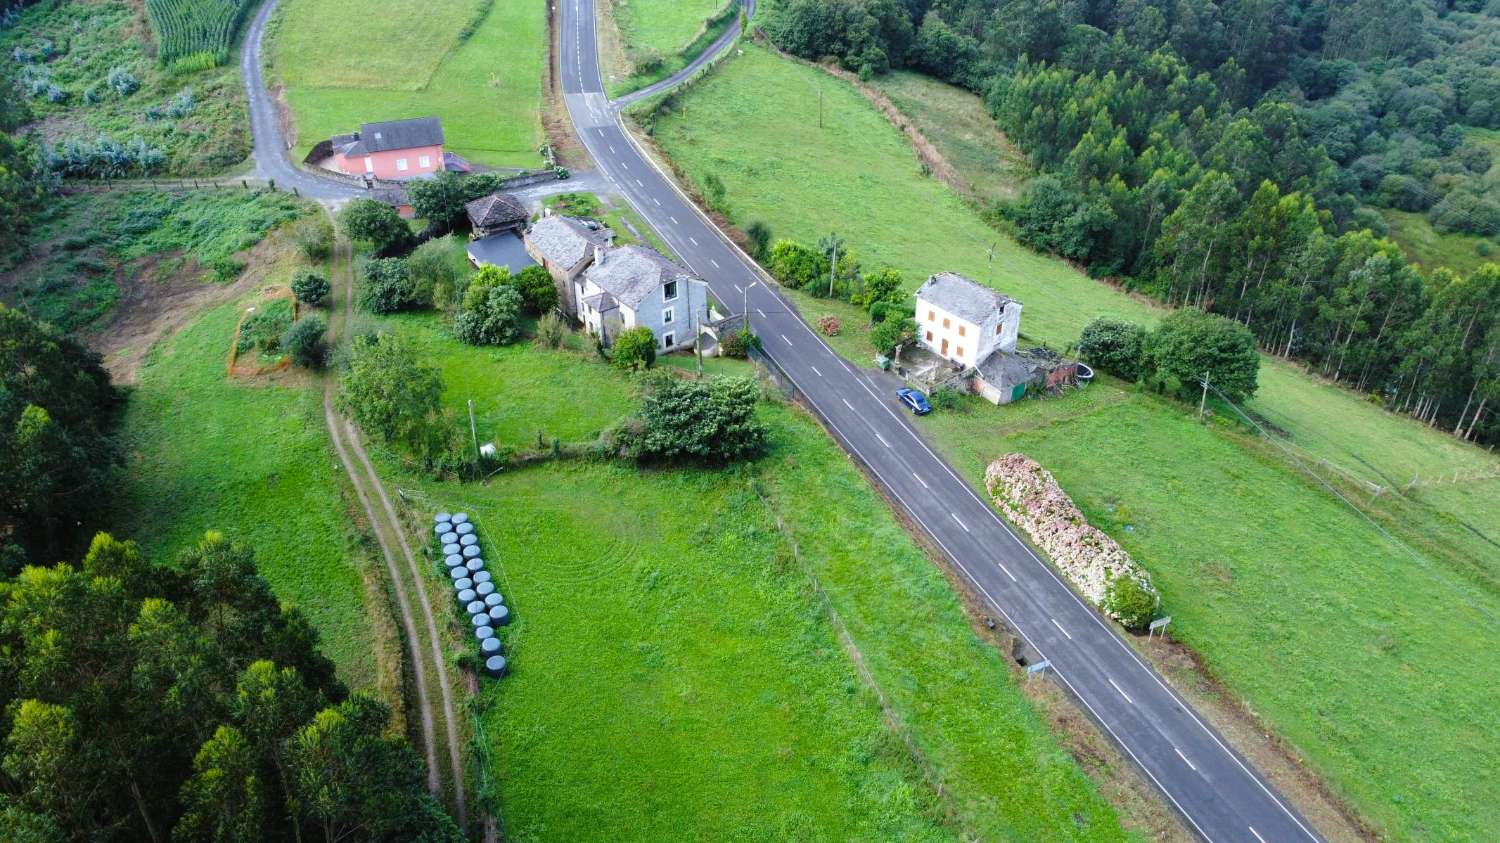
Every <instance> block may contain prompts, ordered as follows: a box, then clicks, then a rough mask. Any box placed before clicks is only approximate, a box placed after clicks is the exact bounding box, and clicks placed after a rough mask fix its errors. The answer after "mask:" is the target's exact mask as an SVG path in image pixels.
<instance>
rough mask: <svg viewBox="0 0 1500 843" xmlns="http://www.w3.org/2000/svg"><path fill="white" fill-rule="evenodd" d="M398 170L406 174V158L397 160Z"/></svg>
mask: <svg viewBox="0 0 1500 843" xmlns="http://www.w3.org/2000/svg"><path fill="white" fill-rule="evenodd" d="M396 169H398V170H400V171H401V172H403V173H404V172H406V159H405V158H397V159H396Z"/></svg>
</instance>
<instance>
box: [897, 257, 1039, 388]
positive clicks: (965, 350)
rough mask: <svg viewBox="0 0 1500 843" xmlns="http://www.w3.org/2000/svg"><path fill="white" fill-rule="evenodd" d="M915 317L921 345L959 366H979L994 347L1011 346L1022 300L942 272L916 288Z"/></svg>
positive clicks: (1008, 348)
mask: <svg viewBox="0 0 1500 843" xmlns="http://www.w3.org/2000/svg"><path fill="white" fill-rule="evenodd" d="M915 318H916V321H917V342H918V343H920V344H921V345H922V347H924V348H926V349H928V350H930V351H932V352H933V353H934V354H937V355H938V356H940V357H943V358H945V359H948V360H952V361H954V362H955V363H958V364H960V365H963V366H978V365H979V364H980V363H982V362H984V360H985V359H986V358H988V357H989V356H990V355H991V354H992V353H994V352H996V351H1005V352H1012V351H1015V348H1016V339H1017V338H1018V337H1019V335H1020V332H1021V303H1020V302H1018V301H1013V300H1012V299H1009V298H1007V297H1006V296H1003V295H1001V294H1000V293H997V292H995V291H994V290H991V289H990V288H988V287H985V286H984V285H982V284H979V283H978V282H976V281H973V280H972V279H969V278H966V277H964V276H962V275H959V274H957V273H953V272H943V273H939V274H937V275H934V276H932V277H931V278H928V279H927V281H926V282H925V283H923V284H922V286H921V287H919V288H917V292H916V308H915Z"/></svg>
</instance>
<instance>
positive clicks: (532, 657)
mask: <svg viewBox="0 0 1500 843" xmlns="http://www.w3.org/2000/svg"><path fill="white" fill-rule="evenodd" d="M381 324H383V325H384V326H385V327H386V328H387V329H390V330H394V331H397V332H400V333H402V334H405V335H406V336H408V337H410V338H411V340H412V341H413V342H414V343H416V344H417V347H418V348H419V349H420V350H421V352H422V354H423V356H424V357H426V358H427V359H428V360H430V361H431V362H433V363H434V364H435V365H437V366H438V367H439V369H440V370H441V372H442V374H443V378H444V380H445V382H446V385H447V389H446V399H445V401H446V403H447V404H448V405H449V406H450V407H451V408H452V409H453V410H454V411H455V412H459V413H464V412H466V411H467V402H468V401H469V400H471V399H472V400H473V401H474V410H475V418H476V424H477V428H478V436H479V440H480V441H481V442H483V441H493V442H495V443H496V444H497V445H498V446H500V447H501V448H507V447H509V448H518V449H523V448H527V447H534V446H535V442H536V440H537V437H538V434H540V435H541V436H542V437H543V438H544V440H546V441H550V439H551V437H553V436H556V437H558V438H559V439H561V440H562V441H564V442H578V441H586V440H590V439H592V438H593V437H594V436H595V435H597V433H598V432H599V431H601V430H603V429H604V428H606V427H607V426H609V425H611V424H613V423H614V422H616V421H617V420H619V419H620V418H621V417H622V416H623V415H625V414H627V413H629V412H631V411H632V410H633V409H634V407H635V406H636V404H637V401H638V398H637V384H636V383H635V382H634V380H633V379H632V378H631V376H629V375H626V374H623V373H621V372H619V371H617V370H615V369H613V368H611V367H610V366H609V365H608V364H606V363H604V362H603V361H600V360H599V359H597V357H596V356H594V355H593V353H592V352H591V351H583V350H566V349H564V350H546V349H543V348H540V347H537V346H535V345H530V344H523V345H515V346H509V347H502V348H474V347H469V346H464V345H461V344H459V343H457V342H456V341H455V340H453V339H452V338H451V337H450V336H449V335H448V334H447V331H446V328H445V326H444V325H443V323H442V322H441V320H440V318H439V317H436V316H433V315H430V314H414V315H405V316H399V317H394V318H386V319H382V320H381ZM574 345H575V346H578V347H582V346H583V345H584V344H583V343H581V342H575V343H574ZM678 362H680V363H681V365H683V366H689V365H691V361H688V360H686V359H684V360H682V361H673V363H678ZM713 368H714V369H715V370H718V371H727V372H736V373H747V371H748V368H747V367H746V365H745V364H743V363H736V362H734V361H714V363H713ZM762 414H763V416H764V418H765V419H766V421H767V422H768V423H769V424H770V426H771V438H772V443H773V444H772V447H771V450H770V453H768V454H767V455H766V456H764V457H762V458H760V459H759V460H756V461H754V462H752V463H749V464H745V465H740V466H734V467H729V468H723V469H707V468H695V467H676V468H671V467H657V468H645V469H643V468H638V467H635V466H633V465H628V464H624V463H619V462H613V461H588V460H572V461H563V462H551V463H544V464H541V465H538V466H532V467H529V468H524V469H507V470H502V471H500V472H499V473H497V474H495V475H494V476H493V477H491V478H490V479H489V480H488V481H487V482H486V483H485V484H483V485H480V484H472V483H470V484H457V483H451V482H434V481H430V480H426V479H423V478H420V477H414V476H411V475H409V474H408V473H406V471H405V470H404V469H403V468H402V467H401V466H400V465H399V461H398V460H396V459H395V458H394V457H393V456H391V455H390V454H378V455H377V456H378V458H379V462H380V463H381V464H382V466H383V470H384V471H385V472H386V473H387V475H388V477H398V478H400V480H399V485H400V486H401V487H402V488H403V489H406V490H408V498H409V500H410V501H411V502H412V503H411V506H412V507H413V508H414V510H416V512H417V513H419V514H424V517H425V513H426V512H427V510H429V509H435V508H442V509H449V510H455V509H459V508H462V509H464V510H466V511H468V512H469V513H470V514H471V515H472V516H474V517H475V518H476V520H477V521H478V523H479V525H480V530H481V533H482V538H483V539H484V541H485V543H486V545H487V546H488V548H489V550H487V552H486V556H487V557H490V558H491V561H492V563H493V564H492V567H493V568H494V570H495V571H496V578H497V580H499V581H500V583H501V590H502V593H504V594H506V596H507V601H506V602H507V603H508V604H509V605H511V606H512V608H513V610H514V612H515V617H516V621H515V623H513V624H512V625H511V626H510V627H508V628H507V629H506V630H505V631H504V633H503V636H504V638H505V645H506V648H507V656H508V657H509V658H510V659H511V664H512V667H513V673H512V674H511V675H510V676H509V677H507V678H505V679H503V680H501V681H499V682H486V683H485V685H484V691H483V695H484V699H483V704H482V706H481V708H482V710H483V712H482V714H481V718H482V719H481V722H482V731H483V734H484V735H485V736H486V741H487V746H488V748H489V749H490V757H491V766H492V769H494V770H495V771H496V774H495V777H494V782H495V784H494V788H495V792H494V793H493V794H492V795H493V796H494V797H495V798H497V799H498V803H499V808H500V812H501V815H502V816H503V818H504V822H505V825H506V829H505V833H506V835H507V836H510V837H515V838H519V839H537V840H541V839H559V840H562V839H578V838H581V837H599V836H601V835H602V836H608V837H609V838H610V839H622V840H637V839H639V840H650V839H660V838H662V837H663V836H671V837H677V838H700V837H715V838H723V837H735V838H743V839H768V838H778V839H780V838H787V837H797V838H804V837H813V838H820V839H910V840H948V839H958V838H977V839H986V840H1017V841H1020V840H1037V839H1049V840H1119V839H1131V836H1130V835H1128V834H1127V833H1125V832H1123V831H1122V830H1121V827H1120V821H1119V820H1118V819H1117V816H1116V812H1115V810H1114V808H1112V807H1111V806H1110V805H1109V804H1108V803H1107V802H1105V801H1104V800H1103V799H1102V798H1101V796H1100V795H1099V793H1098V791H1097V788H1096V786H1095V785H1094V784H1093V783H1092V782H1091V781H1090V780H1089V779H1088V778H1087V777H1086V776H1085V775H1084V774H1083V773H1082V772H1081V770H1080V769H1079V767H1078V765H1077V764H1076V763H1075V762H1074V761H1073V760H1072V758H1071V757H1070V756H1069V755H1068V754H1067V753H1066V752H1065V751H1063V750H1062V749H1061V747H1060V746H1059V745H1058V743H1057V739H1056V738H1055V737H1054V736H1053V735H1052V734H1051V733H1050V732H1049V730H1048V727H1047V725H1046V723H1045V721H1044V720H1042V719H1041V717H1040V716H1039V715H1038V714H1037V712H1036V711H1035V709H1033V708H1032V706H1031V704H1030V703H1029V702H1028V701H1027V700H1026V698H1025V697H1024V696H1022V694H1021V692H1020V690H1019V688H1018V685H1017V681H1018V680H1017V678H1016V677H1015V676H1014V674H1013V673H1012V671H1011V669H1010V668H1009V667H1008V666H1007V664H1006V662H1005V660H1004V659H1003V657H1002V655H1001V654H1000V652H999V651H998V650H997V649H996V648H995V647H994V646H992V645H991V644H989V643H986V642H984V641H982V640H981V639H980V638H979V637H978V636H976V635H975V633H974V632H973V631H972V630H971V629H970V627H969V625H968V621H967V619H966V617H965V615H964V612H963V610H962V608H961V606H960V605H959V603H958V601H957V599H956V597H955V595H954V593H953V591H952V589H951V588H950V586H949V584H948V582H947V581H946V580H945V579H944V577H943V575H942V574H941V573H940V572H939V571H938V570H937V569H936V568H935V567H934V566H933V565H932V564H931V562H930V561H929V560H928V559H927V558H926V557H925V555H924V554H923V553H922V552H921V551H920V550H919V549H918V548H917V547H916V546H915V545H914V544H913V542H912V540H911V538H910V537H909V536H907V535H906V533H905V532H904V530H903V529H902V527H901V525H900V524H899V523H898V522H897V521H896V520H895V519H894V518H893V517H892V515H891V513H890V511H889V510H888V509H887V507H886V506H885V504H884V503H883V502H882V501H881V500H880V499H879V498H878V497H877V496H876V495H875V493H874V492H873V491H872V490H871V489H870V488H869V486H868V485H867V484H866V483H865V481H864V480H863V478H862V477H861V476H860V475H859V474H858V472H856V471H855V470H854V468H853V467H852V466H851V465H850V463H849V462H848V460H847V458H846V457H845V456H844V455H843V454H842V453H841V452H840V451H839V450H838V449H837V447H836V446H835V445H834V444H833V443H832V442H831V441H830V440H829V439H828V438H827V436H826V435H825V434H824V433H823V432H822V430H821V429H819V428H818V427H817V426H816V425H815V424H814V423H813V422H812V421H811V420H810V419H808V418H807V417H806V416H805V415H803V414H802V413H801V412H800V411H798V410H796V409H793V408H791V407H787V406H784V405H781V404H778V403H767V404H764V405H763V407H762ZM778 516H779V518H780V519H781V525H782V526H781V527H780V528H778V526H777V519H778ZM794 546H795V547H796V550H794V549H793V548H794ZM434 576H435V577H436V576H437V575H436V574H434ZM835 618H837V620H835ZM841 630H842V632H843V635H841ZM844 636H847V637H846V638H845V637H844ZM856 659H857V660H858V662H859V663H861V664H862V665H863V666H864V669H866V670H868V672H869V675H870V676H871V677H872V678H873V681H874V683H875V685H876V686H878V687H879V689H880V691H881V692H882V693H883V694H884V696H885V698H886V700H887V704H888V705H889V706H890V713H891V715H892V716H893V717H894V718H895V719H896V720H898V721H899V722H900V723H901V724H903V725H902V727H901V728H900V729H899V730H894V731H893V730H892V729H891V728H890V727H889V726H888V725H887V722H886V720H885V715H883V713H882V710H881V707H880V704H879V701H878V699H877V697H876V696H875V694H874V692H873V691H872V690H871V688H870V686H869V684H868V683H867V682H866V681H864V680H862V679H861V676H860V672H859V669H858V668H857V667H856ZM939 794H941V795H939Z"/></svg>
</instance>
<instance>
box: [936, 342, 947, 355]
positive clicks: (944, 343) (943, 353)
mask: <svg viewBox="0 0 1500 843" xmlns="http://www.w3.org/2000/svg"><path fill="white" fill-rule="evenodd" d="M938 353H939V354H941V355H943V356H944V357H947V356H948V340H947V339H946V338H944V339H943V350H942V351H940V352H938Z"/></svg>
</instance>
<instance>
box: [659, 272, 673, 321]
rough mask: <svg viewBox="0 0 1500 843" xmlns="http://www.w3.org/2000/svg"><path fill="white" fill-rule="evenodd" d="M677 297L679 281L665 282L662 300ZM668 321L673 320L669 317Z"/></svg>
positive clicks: (662, 288)
mask: <svg viewBox="0 0 1500 843" xmlns="http://www.w3.org/2000/svg"><path fill="white" fill-rule="evenodd" d="M675 298H677V282H676V281H668V282H667V283H665V284H663V285H662V287H661V300H662V301H671V300H673V299H675ZM667 321H668V322H670V321H672V320H670V319H668V320H667Z"/></svg>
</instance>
